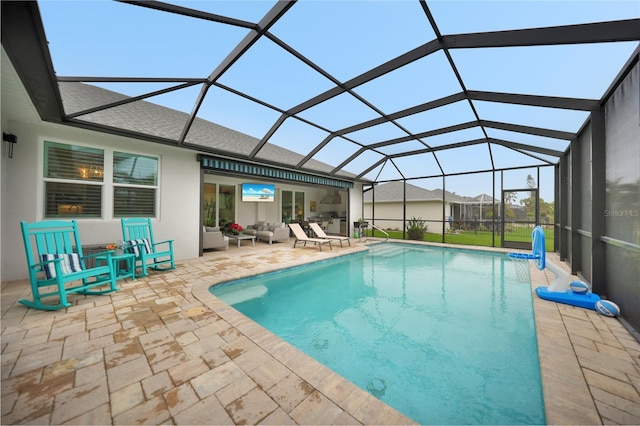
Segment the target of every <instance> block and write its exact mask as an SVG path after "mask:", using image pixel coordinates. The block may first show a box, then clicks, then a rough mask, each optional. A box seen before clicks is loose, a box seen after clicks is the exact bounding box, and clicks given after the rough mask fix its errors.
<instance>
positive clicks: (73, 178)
mask: <svg viewBox="0 0 640 426" xmlns="http://www.w3.org/2000/svg"><path fill="white" fill-rule="evenodd" d="M110 164H113V169H112V170H105V166H106V167H107V168H108V166H109V165H110ZM43 176H44V195H45V212H44V213H45V217H46V218H68V217H69V218H71V217H74V218H102V217H104V216H105V212H104V209H103V205H104V203H105V200H111V201H112V203H113V206H112V207H113V208H112V210H111V211H112V215H113V217H115V218H120V217H155V216H156V198H157V197H156V193H157V190H158V158H157V157H152V156H146V155H137V154H131V153H125V152H118V151H115V152H110V151H105V150H103V149H99V148H90V147H84V146H77V145H70V144H63V143H56V142H50V141H45V144H44V173H43ZM106 194H108V197H107V196H106ZM111 194H112V196H111ZM106 202H107V204H108V203H109V201H106Z"/></svg>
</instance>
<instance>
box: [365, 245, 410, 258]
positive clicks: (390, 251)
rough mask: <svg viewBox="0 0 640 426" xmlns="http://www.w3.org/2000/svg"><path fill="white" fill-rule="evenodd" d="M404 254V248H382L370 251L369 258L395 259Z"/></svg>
mask: <svg viewBox="0 0 640 426" xmlns="http://www.w3.org/2000/svg"><path fill="white" fill-rule="evenodd" d="M402 253H404V248H403V247H382V248H370V249H369V256H373V257H385V258H386V257H394V256H398V255H400V254H402Z"/></svg>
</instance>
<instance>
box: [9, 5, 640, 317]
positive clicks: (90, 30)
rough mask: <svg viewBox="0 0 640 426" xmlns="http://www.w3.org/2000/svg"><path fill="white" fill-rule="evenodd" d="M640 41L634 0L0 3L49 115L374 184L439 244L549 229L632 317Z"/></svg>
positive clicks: (639, 233)
mask: <svg viewBox="0 0 640 426" xmlns="http://www.w3.org/2000/svg"><path fill="white" fill-rule="evenodd" d="M116 21H117V23H118V24H117V27H118V30H117V31H114V22H116ZM638 40H640V9H639V8H638V5H637V3H636V2H625V1H622V2H616V1H595V2H594V1H589V2H551V1H549V2H482V1H474V2H444V1H439V2H427V1H402V2H391V1H388V2H387V1H371V2H369V1H358V2H351V1H331V2H323V1H297V2H296V1H271V2H269V1H261V2H245V1H242V2H218V1H216V2H193V1H188V2H173V3H164V2H138V1H122V2H56V1H47V2H37V3H36V2H3V3H2V46H3V50H4V52H6V56H7V57H8V58H9V59H10V61H11V63H12V64H13V66H14V67H15V70H16V72H17V74H18V75H19V77H20V80H21V82H22V84H24V86H25V88H26V90H27V92H28V94H29V97H30V99H31V101H32V102H33V105H34V106H35V108H36V110H37V113H38V115H39V117H40V119H41V120H42V121H45V122H52V123H59V124H62V125H65V126H73V127H78V128H83V129H91V130H95V131H98V132H103V133H111V134H116V135H124V136H127V137H131V138H136V139H140V140H145V141H148V142H151V143H160V144H166V145H171V146H177V147H181V148H184V149H187V150H193V151H197V152H198V153H200V154H201V155H203V156H205V157H207V158H217V157H220V158H227V159H232V160H234V161H239V162H242V163H244V164H248V165H255V166H260V165H263V166H268V167H271V168H274V169H279V170H286V171H289V172H292V173H299V174H304V175H306V176H314V177H315V178H318V179H320V178H321V179H326V180H323V181H322V182H323V183H321V184H320V185H326V186H327V188H340V189H344V188H345V187H349V186H350V185H353V184H357V185H362V187H363V195H362V198H363V206H362V211H361V212H351V216H352V217H353V216H355V217H358V216H361V217H363V219H365V220H367V221H369V222H370V223H371V224H372V225H375V226H376V227H378V228H380V229H386V230H393V229H395V228H397V229H398V230H399V231H400V232H404V231H405V230H406V223H407V221H409V220H411V219H412V217H421V218H422V219H425V220H426V221H427V222H428V232H429V234H433V235H432V236H431V239H432V240H433V241H442V242H455V238H456V237H457V236H458V235H460V232H463V233H474V232H475V233H476V234H477V232H488V233H489V234H490V235H491V240H490V241H491V243H490V244H489V245H501V246H505V247H511V246H513V247H519V246H520V244H521V243H524V244H525V246H524V247H526V243H527V241H526V235H527V232H528V230H529V229H530V228H531V227H532V226H533V225H536V224H542V225H544V226H545V227H546V229H547V230H548V232H549V233H550V234H551V235H553V248H554V249H555V250H556V251H558V252H559V253H560V255H561V257H562V258H563V259H565V260H566V261H567V262H569V263H570V265H571V268H572V270H573V272H574V273H575V272H578V271H580V272H581V273H582V274H583V275H584V276H585V277H586V278H587V279H589V280H591V282H592V283H593V286H594V291H598V292H599V293H602V294H604V295H606V296H608V297H609V298H612V299H614V300H618V301H622V303H621V304H622V305H624V306H621V307H622V311H623V312H624V313H625V314H624V319H625V321H628V323H630V324H633V325H634V327H635V328H636V329H638V328H640V288H638V286H639V285H640V284H639V283H640V217H639V216H640V201H639V198H640V197H638V194H639V193H640V127H639V123H640V99H639V98H640V95H639V92H640V71H639V65H638V55H639V50H638ZM4 54H5V53H3V55H4ZM7 84H8V83H7ZM3 93H5V80H4V74H3ZM3 104H4V99H3ZM3 106H4V105H3ZM11 113H12V112H11V111H9V110H7V112H6V114H7V115H6V117H8V119H11ZM4 116H5V108H3V117H4ZM398 184H399V185H400V187H399V188H402V189H401V190H396V191H392V194H391V195H389V194H387V193H386V192H385V190H384V189H383V188H384V186H385V185H398ZM407 186H410V187H417V188H421V189H423V190H427V191H429V193H430V195H429V194H426V193H425V194H422V195H420V194H418V195H417V197H418V198H411V197H412V192H411V191H413V190H412V189H409V190H407ZM423 195H424V197H423ZM389 196H391V197H392V198H388V197H389ZM385 197H387V198H385ZM420 197H422V198H420ZM393 203H399V206H401V207H399V208H398V209H395V210H389V209H388V207H389V206H390V205H391V204H393ZM420 205H422V207H420ZM416 206H418V207H416ZM427 206H428V207H427ZM416 209H417V210H416ZM520 224H522V226H521V227H520ZM516 228H522V229H524V230H525V232H524V235H525V237H524V239H525V240H524V241H521V240H522V238H520V236H515V234H513V233H511V232H510V231H508V230H512V231H513V232H515V229H516ZM403 237H406V236H405V235H404V234H403Z"/></svg>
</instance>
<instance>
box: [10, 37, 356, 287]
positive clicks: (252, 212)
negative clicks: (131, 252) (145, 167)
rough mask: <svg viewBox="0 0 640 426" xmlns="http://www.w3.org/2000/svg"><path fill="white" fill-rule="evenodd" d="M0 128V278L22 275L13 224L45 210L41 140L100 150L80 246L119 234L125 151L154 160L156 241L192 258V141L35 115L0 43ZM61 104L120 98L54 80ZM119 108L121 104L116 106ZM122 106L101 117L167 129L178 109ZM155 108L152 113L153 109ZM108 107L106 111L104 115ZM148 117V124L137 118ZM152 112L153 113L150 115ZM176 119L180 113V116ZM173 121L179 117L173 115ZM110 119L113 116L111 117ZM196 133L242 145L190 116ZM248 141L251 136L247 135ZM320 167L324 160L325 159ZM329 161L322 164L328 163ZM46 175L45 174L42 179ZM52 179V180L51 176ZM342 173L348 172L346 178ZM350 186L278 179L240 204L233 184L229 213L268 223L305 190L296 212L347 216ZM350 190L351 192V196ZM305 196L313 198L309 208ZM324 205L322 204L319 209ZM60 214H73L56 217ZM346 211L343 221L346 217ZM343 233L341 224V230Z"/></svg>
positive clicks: (351, 206) (196, 174)
mask: <svg viewBox="0 0 640 426" xmlns="http://www.w3.org/2000/svg"><path fill="white" fill-rule="evenodd" d="M1 64H2V74H1V76H2V110H1V127H2V132H3V133H6V134H11V135H15V136H16V139H17V143H15V144H10V143H7V142H3V143H2V156H1V157H0V190H1V192H0V195H1V196H0V229H1V235H2V238H1V241H0V253H1V262H0V280H1V281H9V280H16V279H23V278H26V277H27V268H26V258H25V249H24V244H23V240H22V234H21V231H20V222H21V221H26V222H35V221H41V220H44V219H47V218H46V217H45V203H46V201H45V182H46V179H45V176H44V161H45V159H44V153H45V148H44V147H45V141H48V142H54V143H59V144H65V145H69V146H74V147H83V148H95V149H98V150H103V152H104V161H105V162H104V167H103V171H102V170H101V173H104V179H103V181H102V182H100V183H99V185H100V186H101V210H100V215H99V217H95V218H86V217H78V218H77V220H78V224H79V229H80V236H81V241H82V245H83V246H84V245H98V244H107V243H110V242H115V241H118V240H121V239H122V232H121V223H120V218H119V217H116V216H115V215H114V211H113V210H114V206H113V204H114V180H113V168H112V167H111V165H112V164H113V163H112V161H113V158H114V157H113V153H114V152H116V151H118V152H124V153H127V154H132V155H143V156H149V157H154V158H157V159H158V170H157V185H156V187H157V193H156V206H155V211H156V215H155V217H153V226H154V235H155V238H156V240H158V241H162V240H167V239H172V240H174V254H175V258H176V260H177V261H179V260H181V259H190V258H195V257H198V256H199V255H200V253H201V251H200V241H201V237H202V222H201V220H202V219H201V211H200V206H201V188H202V185H203V182H204V181H205V178H204V175H205V173H204V172H203V169H202V168H201V163H200V162H199V161H198V158H199V157H198V156H199V154H203V153H204V154H207V153H208V152H206V151H203V152H199V151H198V150H197V149H194V148H193V147H176V146H171V145H170V144H160V143H153V142H149V141H146V140H142V139H136V138H132V137H128V136H125V135H118V134H111V133H103V132H99V131H95V130H89V129H85V128H80V127H73V126H67V125H64V124H59V123H50V122H45V121H42V120H41V119H40V117H39V114H38V111H37V109H36V107H35V106H34V104H33V103H32V102H31V99H30V97H29V95H28V93H27V91H26V89H25V87H24V86H23V84H22V82H21V80H20V77H19V76H18V73H17V72H16V70H15V69H14V67H13V65H12V63H11V60H10V59H9V57H8V56H7V54H6V52H5V50H4V48H3V50H2V58H1ZM61 92H62V94H63V97H64V102H65V108H70V109H74V108H76V109H81V108H84V107H86V104H91V103H92V102H94V103H95V102H97V101H98V100H99V99H97V98H100V97H106V98H116V99H117V98H118V97H119V98H122V97H123V95H120V94H117V93H114V92H110V91H106V90H103V89H100V88H97V87H95V86H89V85H82V84H81V85H74V86H70V85H64V84H63V85H61ZM120 108H122V107H120ZM129 108H130V111H128V112H127V111H125V114H123V113H122V111H120V112H119V113H118V112H110V111H108V112H105V111H102V114H103V115H102V117H100V118H101V119H102V120H107V121H109V120H113V121H117V120H120V121H123V120H124V121H126V120H130V122H129V123H126V124H127V125H129V126H138V125H140V126H142V125H146V126H147V127H149V123H151V126H150V127H152V128H146V129H143V128H141V129H135V130H139V131H141V132H142V131H145V132H149V133H151V132H163V131H166V132H175V129H174V128H173V127H172V125H171V124H172V123H171V120H172V119H174V118H176V120H178V119H180V114H182V113H180V112H178V111H174V110H169V109H167V108H164V107H160V106H158V105H154V104H150V103H148V102H142V103H136V105H132V106H130V107H129ZM145 108H152V109H154V111H153V113H154V114H150V113H149V114H147V112H148V111H145ZM158 112H159V113H160V114H159V115H157V114H158ZM110 114H111V115H110ZM152 115H153V116H154V118H155V119H156V120H158V121H157V122H156V123H153V122H150V121H147V122H145V121H144V120H143V119H144V118H145V116H149V117H151V116H152ZM158 117H159V118H158ZM181 120H182V121H184V118H182V119H181ZM178 121H179V120H178ZM114 124H115V123H114ZM197 126H198V131H199V132H200V134H199V135H196V136H200V137H202V138H203V139H206V140H207V141H208V142H209V143H211V144H217V146H221V147H227V148H228V149H231V150H233V149H236V150H237V151H242V150H245V151H246V148H243V143H245V142H246V140H245V139H246V138H249V136H247V135H243V134H240V133H238V132H235V131H233V130H231V129H227V128H223V127H221V126H217V125H215V124H213V123H204V122H198V123H197ZM253 143H254V144H255V140H254V141H253ZM265 155H268V156H274V157H279V158H286V157H287V156H294V157H293V158H294V159H295V158H297V157H295V156H298V157H300V154H296V153H293V152H291V151H287V150H284V149H282V148H279V147H268V149H267V150H266V154H265ZM325 166H326V165H325ZM328 167H329V166H326V168H328ZM206 175H207V179H209V180H210V179H212V178H211V176H214V177H213V180H214V181H215V182H217V183H218V184H226V185H234V186H236V187H237V188H239V187H240V185H241V184H242V183H243V182H253V181H257V180H259V179H257V178H256V177H255V176H249V177H242V176H240V175H236V176H233V175H229V174H222V173H220V174H216V173H215V172H211V171H209V172H208V173H207V174H206ZM50 180H51V179H49V181H50ZM54 180H55V179H54ZM346 180H348V179H346ZM351 183H352V185H354V186H353V188H350V189H342V191H341V192H343V193H344V194H346V196H343V198H344V202H343V203H342V204H341V205H340V206H339V207H338V206H331V205H329V206H324V205H320V200H321V199H322V198H323V197H325V196H326V194H327V192H328V191H329V190H331V189H329V188H327V187H326V186H321V185H315V186H314V185H308V184H307V185H301V184H298V183H296V182H289V183H288V182H286V181H278V182H277V183H276V191H277V192H276V200H275V201H276V202H275V203H271V204H270V205H267V204H266V203H264V204H259V203H241V202H240V191H239V190H238V191H236V197H237V198H236V206H237V207H236V217H235V220H237V221H238V223H241V224H242V225H245V226H246V225H249V224H253V223H255V222H256V221H257V220H267V221H273V222H276V221H278V220H279V219H280V218H281V211H280V207H279V199H278V197H279V195H278V194H280V193H281V191H283V190H291V191H299V192H302V193H304V194H305V206H304V209H303V211H302V215H303V216H304V217H305V218H308V217H311V216H314V215H319V214H321V213H323V212H324V213H327V214H328V213H329V211H331V214H343V215H345V216H346V215H349V214H350V213H349V212H351V211H352V212H353V215H355V219H354V220H357V217H358V216H359V215H360V212H361V199H362V195H361V194H362V186H361V184H358V183H353V182H351ZM351 194H353V195H351ZM311 201H315V202H316V204H315V205H314V206H315V208H312V206H311ZM323 209H324V210H323ZM61 219H63V220H68V219H73V217H65V218H61ZM350 219H352V218H351V217H345V218H344V219H343V221H344V222H345V223H348V222H349V220H350ZM347 232H349V231H347Z"/></svg>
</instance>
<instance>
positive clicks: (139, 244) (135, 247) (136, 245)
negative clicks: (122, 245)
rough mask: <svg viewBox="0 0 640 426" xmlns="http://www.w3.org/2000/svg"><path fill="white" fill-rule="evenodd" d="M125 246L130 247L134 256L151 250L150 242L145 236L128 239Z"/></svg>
mask: <svg viewBox="0 0 640 426" xmlns="http://www.w3.org/2000/svg"><path fill="white" fill-rule="evenodd" d="M127 246H128V247H130V248H131V251H132V252H133V254H135V255H136V257H140V254H149V253H151V252H152V250H151V244H150V243H149V240H148V239H146V238H141V239H139V240H129V241H127Z"/></svg>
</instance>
